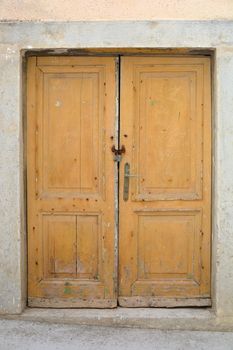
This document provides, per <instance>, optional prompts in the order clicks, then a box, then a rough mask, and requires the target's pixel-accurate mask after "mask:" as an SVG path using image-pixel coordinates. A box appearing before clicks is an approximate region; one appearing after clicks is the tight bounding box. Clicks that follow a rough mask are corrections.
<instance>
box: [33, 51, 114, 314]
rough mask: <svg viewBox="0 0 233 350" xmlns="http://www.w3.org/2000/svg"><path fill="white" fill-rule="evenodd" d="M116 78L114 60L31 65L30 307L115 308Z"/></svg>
mask: <svg viewBox="0 0 233 350" xmlns="http://www.w3.org/2000/svg"><path fill="white" fill-rule="evenodd" d="M115 73H116V72H115V58H113V57H109V58H104V57H82V58H81V57H38V58H36V57H33V58H30V59H29V62H28V113H27V114H28V118H27V131H28V132H27V141H28V142H27V143H28V146H27V155H28V241H29V254H28V272H29V281H28V293H29V305H30V306H47V307H85V306H87V307H114V306H116V294H115V282H116V267H115V266H114V261H115V258H114V239H115V238H114V205H113V203H114V162H113V158H112V154H111V151H110V150H111V147H112V145H113V142H114V140H113V139H112V135H114V122H115V109H116V105H115V99H116V90H115V86H116V84H115ZM106 179H110V181H106Z"/></svg>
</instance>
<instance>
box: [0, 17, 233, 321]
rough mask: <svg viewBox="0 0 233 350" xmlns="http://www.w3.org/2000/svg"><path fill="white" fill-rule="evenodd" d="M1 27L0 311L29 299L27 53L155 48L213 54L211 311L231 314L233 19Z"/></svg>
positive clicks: (15, 309)
mask: <svg viewBox="0 0 233 350" xmlns="http://www.w3.org/2000/svg"><path fill="white" fill-rule="evenodd" d="M0 34H1V35H0V37H1V41H0V67H1V75H0V96H1V104H0V116H1V117H0V125H1V128H0V133H1V137H0V142H1V152H0V179H1V181H0V193H1V200H0V206H1V210H0V213H1V214H0V215H1V220H0V242H1V244H0V266H1V268H0V290H1V293H0V313H1V314H19V313H21V312H22V311H23V310H24V309H25V307H26V299H27V298H26V297H27V295H26V294H27V293H26V276H27V271H26V270H27V269H26V260H27V258H26V257H27V253H26V252H27V249H26V247H27V243H26V225H25V222H26V214H25V213H26V211H25V207H26V203H25V190H26V188H25V158H24V148H25V147H24V132H23V130H24V127H25V125H24V119H25V118H24V116H23V111H24V108H23V105H24V103H23V101H24V98H23V97H24V86H25V84H24V79H25V74H24V62H25V60H24V57H25V53H26V52H28V51H30V50H48V51H47V52H49V51H50V50H52V51H53V50H54V52H55V53H56V54H64V53H72V50H76V49H82V51H83V52H86V51H85V50H86V49H94V48H98V49H101V48H103V49H104V48H108V49H111V48H144V49H145V48H148V49H149V48H154V49H158V50H159V49H166V53H169V52H170V50H172V49H176V50H177V49H179V50H180V51H179V52H180V53H183V54H185V53H192V54H193V53H195V52H196V53H202V52H203V53H204V52H206V51H208V52H212V55H213V74H212V78H213V82H212V83H213V96H212V101H213V113H212V118H213V202H212V204H213V225H212V236H213V242H212V301H213V306H212V311H213V314H214V315H215V316H217V317H220V318H221V319H222V318H226V317H227V318H231V317H232V318H233V269H232V263H233V249H232V246H233V232H232V228H233V215H232V210H233V195H232V192H231V191H232V189H233V175H232V173H231V172H233V157H232V154H233V142H232V135H233V91H232V87H233V21H182V20H179V21H173V20H169V21H112V22H109V21H96V22H95V21H93V22H88V21H87V22H1V23H0ZM171 53H172V51H171Z"/></svg>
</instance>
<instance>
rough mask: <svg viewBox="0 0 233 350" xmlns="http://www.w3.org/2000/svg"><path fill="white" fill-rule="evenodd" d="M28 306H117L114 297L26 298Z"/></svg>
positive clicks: (60, 307)
mask: <svg viewBox="0 0 233 350" xmlns="http://www.w3.org/2000/svg"><path fill="white" fill-rule="evenodd" d="M28 306H29V307H40V308H42V307H43V308H56V309H66V308H97V309H112V308H115V307H117V300H116V299H89V300H88V299H64V298H33V297H30V298H28Z"/></svg>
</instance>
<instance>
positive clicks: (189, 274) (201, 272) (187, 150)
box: [119, 57, 211, 307]
mask: <svg viewBox="0 0 233 350" xmlns="http://www.w3.org/2000/svg"><path fill="white" fill-rule="evenodd" d="M120 115H121V143H122V144H124V145H125V147H126V153H125V156H124V158H123V161H122V163H123V164H121V166H120V186H121V187H120V191H119V193H120V198H119V199H120V224H119V232H120V233H119V244H120V246H119V303H120V305H121V306H131V307H134V306H188V305H197V306H198V305H209V304H210V219H211V217H210V204H211V158H210V155H211V152H210V150H211V143H210V136H211V118H210V116H211V115H210V61H209V58H206V57H205V58H204V57H196V58H194V57H186V58H178V57H174V58H168V57H164V58H162V57H123V58H122V63H121V113H120ZM126 163H127V169H130V170H129V171H128V172H126V171H125V169H126V167H125V164H126ZM126 192H127V193H128V196H126V195H125V193H126ZM126 247H127V254H126Z"/></svg>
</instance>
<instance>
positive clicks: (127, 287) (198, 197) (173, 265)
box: [27, 56, 211, 308]
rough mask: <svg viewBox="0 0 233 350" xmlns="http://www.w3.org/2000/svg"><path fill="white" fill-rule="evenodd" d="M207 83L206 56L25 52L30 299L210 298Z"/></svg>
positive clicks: (156, 302) (57, 303) (164, 302)
mask: <svg viewBox="0 0 233 350" xmlns="http://www.w3.org/2000/svg"><path fill="white" fill-rule="evenodd" d="M119 62H120V65H119ZM119 67H120V68H119ZM210 87H211V83H210V59H209V58H208V57H190V56H189V57H158V56H157V57H152V56H151V57H145V56H123V57H103V56H102V57H100V56H99V57H98V56H95V57H94V56H88V57H68V56H67V57H31V58H29V59H28V71H27V196H28V200H27V210H28V215H27V217H28V305H29V306H40V307H56V308H57V307H101V308H112V307H116V306H117V305H121V306H126V307H148V306H152V307H157V306H158V307H161V306H165V307H169V306H190V305H193V306H194V305H195V306H206V305H210V300H211V299H210V252H211V247H210V243H211V110H210V108H211V103H210V102H211V97H210V90H211V89H210ZM117 131H119V133H118V132H117Z"/></svg>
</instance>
